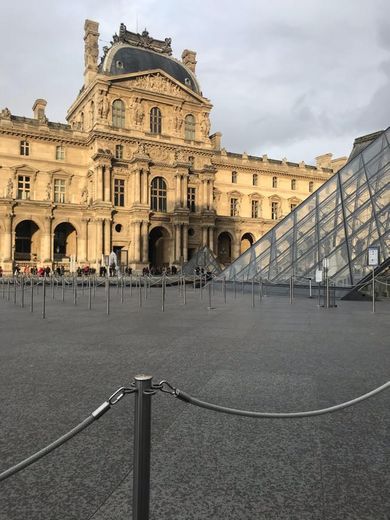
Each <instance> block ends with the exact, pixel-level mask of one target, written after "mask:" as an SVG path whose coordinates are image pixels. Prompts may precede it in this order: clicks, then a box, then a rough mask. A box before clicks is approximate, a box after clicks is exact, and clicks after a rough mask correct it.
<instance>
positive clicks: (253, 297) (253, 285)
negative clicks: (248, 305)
mask: <svg viewBox="0 0 390 520" xmlns="http://www.w3.org/2000/svg"><path fill="white" fill-rule="evenodd" d="M254 306H255V279H254V278H252V309H253V308H254Z"/></svg>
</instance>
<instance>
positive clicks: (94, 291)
mask: <svg viewBox="0 0 390 520" xmlns="http://www.w3.org/2000/svg"><path fill="white" fill-rule="evenodd" d="M95 296H96V274H94V275H93V297H94V298H95Z"/></svg>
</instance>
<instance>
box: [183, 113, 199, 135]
mask: <svg viewBox="0 0 390 520" xmlns="http://www.w3.org/2000/svg"><path fill="white" fill-rule="evenodd" d="M195 126H196V120H195V116H194V115H193V114H187V115H186V117H185V118H184V139H185V140H186V141H194V140H195Z"/></svg>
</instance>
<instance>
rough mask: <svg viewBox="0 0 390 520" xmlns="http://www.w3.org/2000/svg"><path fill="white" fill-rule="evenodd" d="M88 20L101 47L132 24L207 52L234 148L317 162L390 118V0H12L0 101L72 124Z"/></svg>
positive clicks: (1, 38) (218, 117)
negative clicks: (38, 104) (40, 102)
mask: <svg viewBox="0 0 390 520" xmlns="http://www.w3.org/2000/svg"><path fill="white" fill-rule="evenodd" d="M85 18H89V19H91V20H95V21H97V22H99V23H100V39H101V42H100V48H102V47H103V46H104V45H107V42H109V41H110V39H111V37H112V35H113V34H114V33H115V32H118V31H119V24H120V23H121V22H123V23H124V24H125V25H126V26H127V28H128V29H129V30H132V31H135V30H136V28H137V26H138V30H139V32H141V31H142V30H143V29H144V28H145V27H146V28H147V29H148V31H149V33H150V35H151V36H153V37H155V38H158V39H163V38H165V37H168V36H169V37H171V38H172V47H173V54H174V56H175V57H177V58H180V56H181V53H182V50H183V49H185V48H189V49H192V50H195V51H196V52H197V59H198V64H197V77H198V80H199V82H200V85H201V88H202V91H203V94H204V96H206V97H207V98H209V99H210V100H211V102H212V103H213V105H214V108H213V110H212V113H211V123H212V132H215V131H220V132H222V134H223V137H222V146H224V147H225V148H226V149H227V150H228V151H232V152H238V153H242V152H244V151H246V152H247V153H250V154H254V155H262V154H265V153H266V154H268V156H269V157H272V158H276V159H281V158H283V157H287V159H288V160H291V161H297V162H298V161H301V160H304V161H306V163H311V164H312V163H313V162H314V157H315V156H317V155H320V154H322V153H327V152H333V153H334V155H335V156H339V155H348V154H349V152H350V149H351V145H352V142H353V140H354V138H355V137H356V136H359V135H363V134H366V133H369V132H373V131H376V130H380V129H383V128H386V127H387V126H389V125H390V102H389V95H390V2H389V1H388V0H272V1H269V0H240V1H238V0H214V1H212V0H198V1H196V0H192V1H190V0H133V1H132V0H67V1H62V0H14V1H13V2H9V1H7V2H5V0H1V10H0V49H1V50H0V53H1V59H0V63H1V76H0V108H3V107H5V106H7V107H8V108H9V109H10V110H11V112H12V113H13V114H16V115H24V116H31V114H32V110H31V107H32V105H33V102H34V100H35V99H36V98H45V99H46V100H47V101H48V106H47V115H48V117H49V119H50V120H53V121H61V122H65V116H66V111H67V108H68V107H69V106H70V104H71V103H72V101H73V100H74V99H75V97H76V95H77V93H78V91H79V89H80V87H81V86H82V82H83V68H84V63H83V60H84V50H83V45H84V42H83V30H84V29H83V27H84V20H85Z"/></svg>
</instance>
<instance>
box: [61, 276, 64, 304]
mask: <svg viewBox="0 0 390 520" xmlns="http://www.w3.org/2000/svg"><path fill="white" fill-rule="evenodd" d="M61 300H62V301H65V277H64V276H62V281H61Z"/></svg>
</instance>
